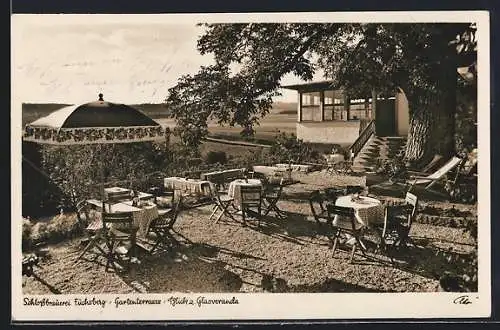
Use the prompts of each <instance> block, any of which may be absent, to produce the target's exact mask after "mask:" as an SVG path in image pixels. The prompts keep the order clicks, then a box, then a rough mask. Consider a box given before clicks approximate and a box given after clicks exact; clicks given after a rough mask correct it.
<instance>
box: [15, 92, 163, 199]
mask: <svg viewBox="0 0 500 330" xmlns="http://www.w3.org/2000/svg"><path fill="white" fill-rule="evenodd" d="M168 133H169V131H168V128H167V129H164V128H163V127H162V126H161V125H160V124H159V123H158V122H156V121H155V120H153V119H152V118H150V117H149V116H147V115H146V114H145V113H143V112H142V111H140V110H138V109H135V108H133V107H131V106H128V105H125V104H118V103H112V102H107V101H104V99H103V95H102V94H99V99H98V100H97V101H94V102H90V103H85V104H81V105H72V106H67V107H63V108H61V109H59V110H56V111H54V112H52V113H51V114H49V115H48V116H45V117H42V118H39V119H37V120H35V121H33V122H32V123H29V124H27V125H26V126H25V129H24V135H23V140H24V141H29V142H35V143H40V144H48V145H83V144H96V145H97V150H98V152H100V150H101V147H100V145H103V144H110V143H133V142H146V141H161V140H164V141H165V142H168ZM99 167H100V170H101V175H102V179H101V193H102V194H104V182H103V181H104V175H103V171H104V168H103V164H102V161H100V162H99ZM103 200H104V195H103Z"/></svg>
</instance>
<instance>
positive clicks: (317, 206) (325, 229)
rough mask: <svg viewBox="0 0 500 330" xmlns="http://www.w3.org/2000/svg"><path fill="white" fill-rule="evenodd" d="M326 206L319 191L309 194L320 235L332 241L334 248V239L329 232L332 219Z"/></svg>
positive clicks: (310, 204)
mask: <svg viewBox="0 0 500 330" xmlns="http://www.w3.org/2000/svg"><path fill="white" fill-rule="evenodd" d="M325 204H326V200H325V198H324V196H323V195H322V194H321V192H320V191H319V190H314V191H313V192H311V193H310V194H309V207H310V208H311V213H312V215H313V218H314V221H315V222H316V225H317V227H318V234H321V235H324V236H325V237H326V238H327V239H328V240H329V241H330V247H332V246H333V238H332V236H331V232H329V229H331V226H330V222H331V219H330V217H329V214H328V211H327V210H326V207H325Z"/></svg>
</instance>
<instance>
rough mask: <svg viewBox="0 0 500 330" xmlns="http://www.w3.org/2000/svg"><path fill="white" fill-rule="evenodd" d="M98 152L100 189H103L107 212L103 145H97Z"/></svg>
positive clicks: (103, 204)
mask: <svg viewBox="0 0 500 330" xmlns="http://www.w3.org/2000/svg"><path fill="white" fill-rule="evenodd" d="M97 150H98V152H97V154H98V157H99V156H100V157H99V160H98V164H99V176H100V177H101V178H100V181H101V183H100V190H101V201H102V212H105V211H106V210H105V208H104V207H105V203H104V202H105V200H106V195H105V193H104V164H103V161H102V145H100V144H99V145H98V146H97Z"/></svg>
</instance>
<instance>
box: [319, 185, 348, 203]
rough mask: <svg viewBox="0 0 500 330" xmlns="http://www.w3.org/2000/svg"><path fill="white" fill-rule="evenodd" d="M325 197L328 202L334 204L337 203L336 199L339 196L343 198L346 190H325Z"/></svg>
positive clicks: (332, 188)
mask: <svg viewBox="0 0 500 330" xmlns="http://www.w3.org/2000/svg"><path fill="white" fill-rule="evenodd" d="M324 191H325V196H326V197H327V198H328V201H329V202H331V203H333V204H335V202H336V201H337V198H339V197H340V196H344V195H345V193H346V189H343V188H334V187H331V188H326V189H325V190H324Z"/></svg>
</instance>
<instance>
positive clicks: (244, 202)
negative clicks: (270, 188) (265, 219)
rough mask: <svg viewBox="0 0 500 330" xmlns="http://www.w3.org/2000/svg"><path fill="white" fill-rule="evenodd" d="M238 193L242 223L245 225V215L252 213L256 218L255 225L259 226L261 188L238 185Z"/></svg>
mask: <svg viewBox="0 0 500 330" xmlns="http://www.w3.org/2000/svg"><path fill="white" fill-rule="evenodd" d="M240 193H241V215H242V218H243V225H244V226H246V225H247V222H246V219H247V215H253V216H254V217H255V218H257V227H260V218H261V217H262V188H261V187H254V186H240Z"/></svg>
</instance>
